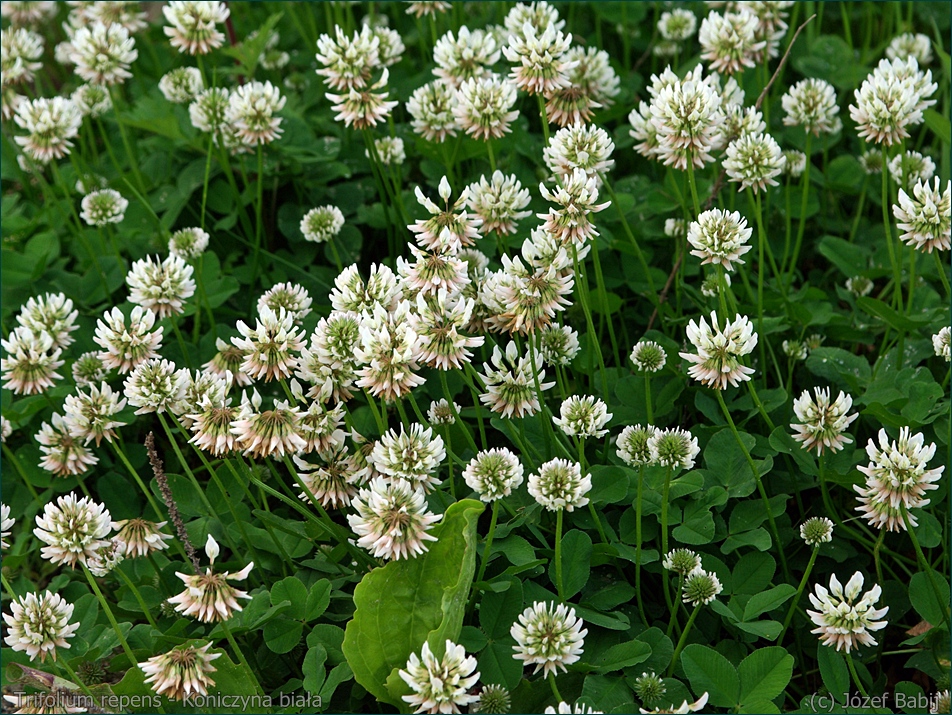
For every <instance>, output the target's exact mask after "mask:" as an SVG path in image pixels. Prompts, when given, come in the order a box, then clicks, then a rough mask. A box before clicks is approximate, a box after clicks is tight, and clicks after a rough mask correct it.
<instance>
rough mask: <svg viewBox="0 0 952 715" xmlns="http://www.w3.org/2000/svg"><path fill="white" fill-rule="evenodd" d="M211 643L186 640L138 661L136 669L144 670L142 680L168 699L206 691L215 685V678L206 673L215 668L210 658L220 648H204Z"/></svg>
mask: <svg viewBox="0 0 952 715" xmlns="http://www.w3.org/2000/svg"><path fill="white" fill-rule="evenodd" d="M211 646H212V644H211V643H206V644H205V645H203V646H201V647H196V646H194V645H191V644H189V645H188V646H184V647H178V648H173V649H172V650H170V651H169V652H168V653H162V654H161V655H156V656H153V657H152V658H149V659H148V660H147V661H145V662H144V663H139V669H140V670H141V671H142V672H143V673H145V675H146V678H145V682H146V683H149V684H150V685H151V686H152V689H153V690H154V691H155V692H156V694H158V695H164V696H165V697H167V698H169V699H170V700H185V699H186V698H189V697H192V696H195V695H207V694H208V689H209V688H213V687H215V681H214V680H212V678H211V676H210V675H209V673H214V672H216V670H217V669H216V668H215V666H213V665H212V661H213V660H215V659H216V658H220V657H221V653H220V652H219V653H209V652H208V649H209V648H211Z"/></svg>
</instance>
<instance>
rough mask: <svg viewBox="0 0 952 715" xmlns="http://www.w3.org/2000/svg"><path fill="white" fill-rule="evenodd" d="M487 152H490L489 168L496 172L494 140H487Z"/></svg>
mask: <svg viewBox="0 0 952 715" xmlns="http://www.w3.org/2000/svg"><path fill="white" fill-rule="evenodd" d="M486 152H487V154H489V168H490V170H492V172H493V173H494V174H495V173H496V155H495V154H494V153H493V140H492V139H487V140H486Z"/></svg>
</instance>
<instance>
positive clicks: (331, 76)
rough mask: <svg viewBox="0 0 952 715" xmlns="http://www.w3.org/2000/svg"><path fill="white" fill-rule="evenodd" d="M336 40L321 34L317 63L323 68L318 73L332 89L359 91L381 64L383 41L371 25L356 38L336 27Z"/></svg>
mask: <svg viewBox="0 0 952 715" xmlns="http://www.w3.org/2000/svg"><path fill="white" fill-rule="evenodd" d="M334 29H335V37H334V38H332V37H331V36H330V35H321V36H320V37H319V38H318V40H317V61H318V62H320V63H321V64H322V65H324V67H323V69H319V70H317V73H318V74H319V75H321V76H323V77H324V83H325V84H326V85H328V86H329V87H331V88H333V89H360V88H362V87H366V86H367V83H368V82H369V81H370V75H371V73H372V72H373V71H374V69H376V67H377V66H378V65H379V64H380V57H379V50H380V39H379V38H378V37H377V36H376V35H375V34H374V32H373V29H372V28H371V27H370V26H369V25H364V26H363V27H362V28H361V30H360V32H354V36H353V38H349V37H347V35H345V34H344V31H343V30H342V29H341V28H340V27H335V28H334Z"/></svg>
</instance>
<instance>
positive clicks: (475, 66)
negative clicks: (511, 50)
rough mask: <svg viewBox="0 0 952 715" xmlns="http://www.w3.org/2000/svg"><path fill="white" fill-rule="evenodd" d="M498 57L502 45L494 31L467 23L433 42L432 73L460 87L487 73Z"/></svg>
mask: <svg viewBox="0 0 952 715" xmlns="http://www.w3.org/2000/svg"><path fill="white" fill-rule="evenodd" d="M498 61H499V48H498V47H497V46H496V38H495V37H493V35H492V33H490V32H485V31H484V30H470V29H469V28H468V27H466V26H465V25H463V26H462V27H461V28H460V29H459V32H458V33H457V34H456V35H454V34H453V32H452V31H450V32H447V33H446V34H445V35H443V36H442V37H441V38H440V39H438V40H437V41H436V44H435V45H434V46H433V62H434V63H435V64H436V68H435V69H434V70H433V74H435V75H436V76H437V77H439V79H440V81H441V82H442V83H443V84H444V85H445V86H447V87H450V88H452V89H459V87H460V85H461V84H462V83H463V82H465V81H466V80H468V79H473V78H480V77H488V76H489V75H491V74H492V72H491V70H490V68H491V67H492V66H493V65H494V64H496V62H498Z"/></svg>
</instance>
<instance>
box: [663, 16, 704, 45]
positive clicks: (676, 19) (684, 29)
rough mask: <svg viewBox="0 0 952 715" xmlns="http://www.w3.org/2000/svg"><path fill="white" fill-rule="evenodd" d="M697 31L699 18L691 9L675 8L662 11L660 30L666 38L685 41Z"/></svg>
mask: <svg viewBox="0 0 952 715" xmlns="http://www.w3.org/2000/svg"><path fill="white" fill-rule="evenodd" d="M696 31H697V18H696V17H695V16H694V13H693V12H691V11H690V10H685V9H683V8H675V9H673V10H670V11H665V12H663V13H661V19H660V20H658V32H659V33H661V36H662V37H663V38H664V39H666V40H671V41H674V42H683V41H684V40H687V39H689V38H691V37H693V36H694V33H695V32H696Z"/></svg>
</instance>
